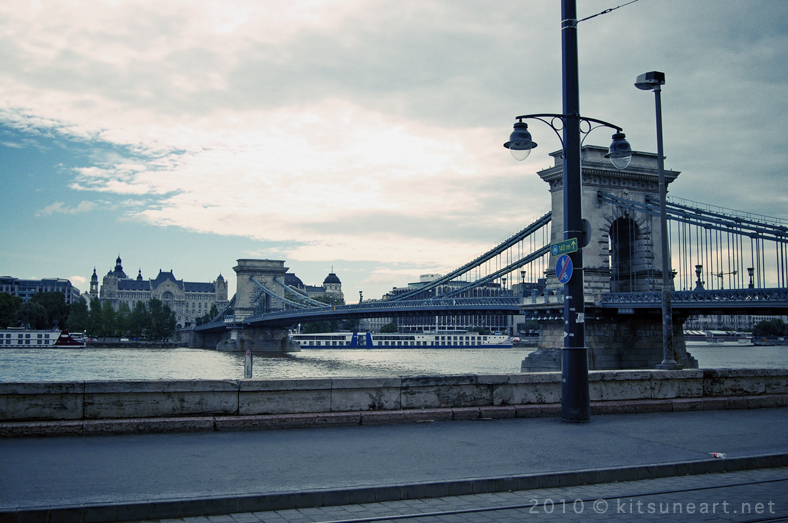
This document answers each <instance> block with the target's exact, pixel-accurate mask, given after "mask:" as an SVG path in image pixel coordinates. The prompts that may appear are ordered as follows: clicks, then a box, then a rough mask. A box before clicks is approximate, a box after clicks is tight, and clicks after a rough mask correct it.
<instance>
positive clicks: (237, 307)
mask: <svg viewBox="0 0 788 523" xmlns="http://www.w3.org/2000/svg"><path fill="white" fill-rule="evenodd" d="M605 152H607V148H601V147H596V146H586V147H584V148H583V150H582V155H583V163H582V177H583V216H584V218H585V219H586V220H587V221H588V223H589V225H590V230H589V231H588V233H589V241H588V244H587V245H586V246H585V247H584V248H583V260H584V264H585V267H584V268H583V269H584V275H585V276H584V282H585V292H584V296H585V301H586V318H585V321H586V329H587V333H586V343H587V345H588V346H589V359H590V362H589V363H590V368H592V369H594V368H596V369H604V368H639V367H643V368H645V367H650V366H651V367H653V365H655V364H656V363H659V361H661V357H662V355H661V316H660V312H661V305H662V304H661V290H662V271H663V267H662V260H661V259H660V257H659V256H658V253H659V252H660V251H659V248H658V246H659V245H660V241H661V238H660V229H659V199H658V195H659V190H658V172H657V162H656V155H655V154H650V153H635V155H634V156H633V160H632V162H631V164H630V166H629V167H628V168H627V169H625V170H623V171H618V170H616V169H614V168H613V167H612V166H611V165H610V164H609V162H608V161H607V160H606V159H605V158H604V153H605ZM552 156H553V157H554V158H555V165H554V166H553V167H550V168H548V169H545V170H543V171H540V172H539V173H538V174H539V176H540V177H541V178H542V179H543V180H544V181H545V182H547V183H548V184H549V185H550V192H551V197H552V211H551V212H547V213H545V214H544V215H542V216H540V217H539V218H537V219H536V220H534V221H533V222H532V223H529V224H528V225H527V226H525V227H523V228H521V229H519V230H517V231H516V232H514V233H513V234H511V235H508V236H507V237H506V238H505V239H504V240H503V241H501V242H500V243H498V244H497V245H495V246H494V247H493V248H491V249H489V250H488V251H487V252H485V253H483V254H481V255H480V256H478V257H476V258H474V259H473V260H471V261H469V262H468V263H465V264H463V265H461V266H460V267H458V268H457V269H455V270H453V271H451V272H449V273H448V274H446V275H445V276H442V277H440V278H438V279H435V280H433V281H431V282H426V283H423V284H421V285H418V286H414V287H413V288H411V289H407V290H405V291H403V292H400V293H398V294H395V295H392V296H390V297H388V299H384V300H371V301H366V302H362V303H358V304H352V305H327V304H325V303H322V302H318V301H315V300H312V299H311V298H309V297H308V296H306V295H304V294H303V293H302V292H301V291H300V290H298V289H297V288H295V287H291V286H288V285H286V284H285V283H284V281H285V278H284V274H285V273H286V271H287V268H285V267H284V262H275V261H270V260H239V266H238V267H236V268H235V270H236V273H237V274H238V289H237V292H236V296H235V297H234V298H233V300H232V301H231V303H230V306H229V307H228V308H227V309H225V310H224V311H222V312H221V313H220V314H219V315H218V316H217V317H216V318H214V319H213V320H212V321H211V322H210V323H208V324H205V325H202V326H199V327H197V328H196V329H195V334H196V335H197V336H198V337H202V338H203V340H204V344H205V345H211V344H213V342H215V341H216V340H221V339H227V338H228V336H230V334H228V333H232V335H233V336H236V337H237V338H238V339H239V340H240V339H244V337H245V339H247V340H248V341H252V342H254V341H255V340H256V341H257V342H260V338H259V332H264V333H265V337H266V339H272V340H280V341H281V340H284V338H285V337H286V332H287V328H289V327H292V326H294V325H297V324H299V323H303V322H310V321H324V320H343V319H362V318H375V317H391V318H402V317H408V316H450V315H512V314H524V315H525V316H526V318H527V319H531V320H535V321H537V322H539V326H540V340H539V349H540V351H537V352H538V353H539V354H532V356H533V358H531V359H532V361H531V364H526V363H527V362H526V363H524V369H525V370H555V365H556V362H558V364H559V365H560V358H559V357H557V356H556V354H557V352H558V351H560V347H562V346H563V339H562V338H563V296H562V292H563V285H562V284H561V283H559V282H558V280H557V278H556V274H555V268H554V267H555V259H556V257H555V256H554V255H553V253H551V245H552V244H554V243H555V242H557V241H559V240H561V239H563V238H562V237H561V232H560V231H562V230H563V225H562V223H560V222H561V220H562V218H561V217H562V215H563V208H562V205H563V200H562V167H563V166H562V159H561V156H560V153H559V152H556V153H553V154H552ZM678 175H679V172H677V171H666V179H667V181H668V183H671V182H673V181H674V180H675V179H676V178H677V177H678ZM667 213H668V222H669V226H668V234H669V243H670V246H671V253H670V262H671V275H672V281H673V291H672V300H673V310H674V332H676V333H678V336H677V337H676V340H675V341H674V347H675V349H676V351H677V354H676V356H677V358H676V359H677V361H679V362H680V363H682V364H683V365H684V366H688V367H692V366H693V365H695V364H696V363H695V362H694V359H693V358H692V357H691V355H689V354H687V353H686V348H685V344H684V341H683V336H682V334H681V333H682V332H683V331H682V330H681V327H682V324H683V323H684V321H685V320H686V319H687V318H688V317H689V316H691V315H700V314H703V315H709V314H715V315H747V314H759V315H782V314H788V288H787V285H786V276H788V259H786V255H787V254H788V221H786V220H781V219H778V218H772V217H767V216H761V215H757V214H753V213H747V212H742V211H736V210H732V209H724V208H720V207H716V206H713V205H709V204H701V203H697V202H692V201H688V200H683V199H679V198H672V197H671V198H669V201H668V203H667ZM241 262H248V263H246V264H241ZM536 289H539V290H538V291H537V290H536ZM254 332H258V336H257V337H256V338H250V335H251V334H250V333H254ZM282 343H285V342H284V341H282ZM282 346H284V345H282ZM551 351H552V352H551Z"/></svg>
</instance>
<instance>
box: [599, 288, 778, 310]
mask: <svg viewBox="0 0 788 523" xmlns="http://www.w3.org/2000/svg"><path fill="white" fill-rule="evenodd" d="M670 295H671V300H672V302H673V303H674V304H682V303H717V304H720V305H724V304H726V303H729V304H731V305H735V304H741V303H747V302H758V303H772V304H781V305H788V289H724V290H723V289H719V290H709V291H705V290H704V291H673V292H671V293H670ZM661 303H662V293H661V292H616V293H609V294H604V295H602V300H601V304H602V306H603V307H604V306H605V305H630V304H655V305H661Z"/></svg>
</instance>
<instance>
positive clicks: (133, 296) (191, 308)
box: [90, 255, 229, 326]
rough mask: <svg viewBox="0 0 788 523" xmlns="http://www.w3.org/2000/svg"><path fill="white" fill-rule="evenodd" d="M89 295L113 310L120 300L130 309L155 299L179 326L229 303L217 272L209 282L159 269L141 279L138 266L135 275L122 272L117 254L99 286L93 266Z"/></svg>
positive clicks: (225, 286)
mask: <svg viewBox="0 0 788 523" xmlns="http://www.w3.org/2000/svg"><path fill="white" fill-rule="evenodd" d="M90 297H91V299H94V298H98V299H99V301H100V302H101V304H102V305H103V304H104V303H105V302H109V303H111V304H112V308H113V309H115V310H118V307H120V304H121V303H125V304H126V305H128V307H129V309H133V308H134V305H136V303H137V302H138V301H141V302H142V303H144V304H145V305H147V304H148V302H149V301H150V300H152V299H153V298H156V299H158V300H161V301H162V302H163V303H165V304H166V305H168V306H169V307H170V309H171V310H172V311H173V312H174V313H175V321H176V322H177V323H178V325H181V326H184V325H186V324H187V323H193V322H194V321H195V319H197V318H199V317H201V316H204V315H205V314H207V313H208V312H210V310H211V306H212V305H216V308H217V309H219V310H222V309H223V308H224V307H225V306H226V305H227V304H228V303H229V302H228V300H227V281H226V280H225V279H224V277H223V276H222V275H221V274H220V275H219V277H218V278H216V279H215V280H214V281H213V282H212V283H203V282H189V281H187V282H185V281H183V280H178V279H176V278H175V275H174V274H173V272H172V271H169V272H164V271H162V270H161V269H159V274H158V276H156V278H155V279H148V280H145V279H143V278H142V270H141V269H140V271H139V272H138V273H137V277H136V278H129V277H128V276H126V273H125V272H123V265H122V262H121V259H120V255H118V258H117V260H115V268H114V269H112V270H111V271H109V272H108V273H107V275H106V276H104V278H103V280H102V285H101V288H100V289H99V283H98V275H97V274H96V269H93V275H92V276H91V278H90Z"/></svg>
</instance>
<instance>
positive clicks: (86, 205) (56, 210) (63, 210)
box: [36, 201, 96, 216]
mask: <svg viewBox="0 0 788 523" xmlns="http://www.w3.org/2000/svg"><path fill="white" fill-rule="evenodd" d="M95 207H96V204H95V203H93V202H88V201H82V202H79V204H78V205H77V206H76V207H71V208H69V207H66V206H65V204H64V203H63V202H55V203H53V204H52V205H48V206H46V207H44V208H43V209H41V210H40V211H38V212H37V213H36V216H51V215H53V214H79V213H83V212H89V211H92V210H93V209H94V208H95Z"/></svg>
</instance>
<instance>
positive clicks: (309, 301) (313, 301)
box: [274, 278, 328, 307]
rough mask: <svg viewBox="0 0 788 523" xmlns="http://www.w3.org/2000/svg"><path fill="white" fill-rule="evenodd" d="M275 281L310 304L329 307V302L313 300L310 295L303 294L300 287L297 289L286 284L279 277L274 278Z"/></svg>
mask: <svg viewBox="0 0 788 523" xmlns="http://www.w3.org/2000/svg"><path fill="white" fill-rule="evenodd" d="M274 283H276V284H278V285H279V286H280V287H282V288H283V289H284V290H285V291H289V292H291V293H293V294H295V295H296V297H298V298H299V299H301V300H303V301H305V302H306V303H308V304H309V305H312V306H313V307H328V304H327V303H323V302H322V301H317V300H313V299H312V298H310V297H309V296H306V295H305V294H302V293H301V291H299V290H298V289H296V288H295V287H293V286H292V285H287V284H285V283H284V282H283V281H281V280H280V279H279V278H274Z"/></svg>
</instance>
